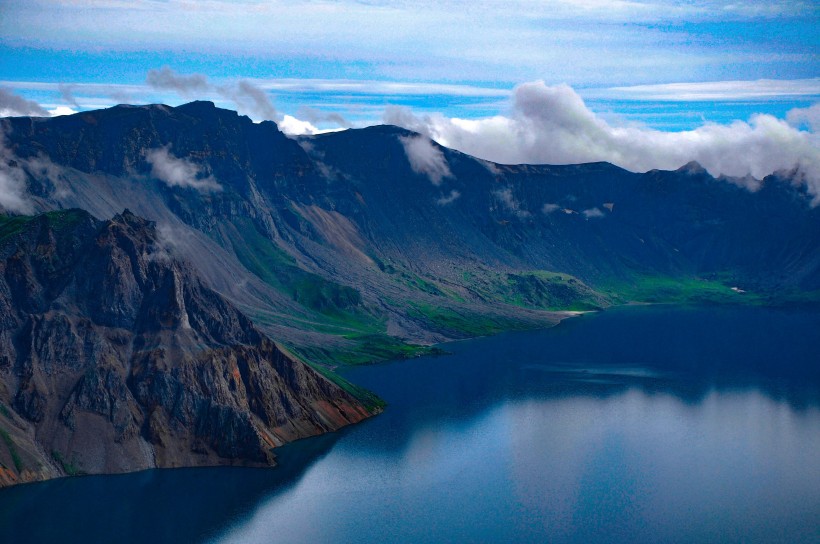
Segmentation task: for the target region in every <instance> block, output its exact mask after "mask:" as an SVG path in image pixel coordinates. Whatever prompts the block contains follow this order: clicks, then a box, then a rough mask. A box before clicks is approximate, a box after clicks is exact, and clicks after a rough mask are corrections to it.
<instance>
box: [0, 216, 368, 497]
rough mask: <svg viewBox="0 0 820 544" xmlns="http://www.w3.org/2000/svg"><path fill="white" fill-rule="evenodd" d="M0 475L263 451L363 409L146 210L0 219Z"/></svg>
mask: <svg viewBox="0 0 820 544" xmlns="http://www.w3.org/2000/svg"><path fill="white" fill-rule="evenodd" d="M0 221H2V222H0V310H1V311H0V403H2V404H1V405H0V434H2V441H0V464H2V468H1V469H0V485H8V484H12V483H18V482H23V481H33V480H39V479H46V478H49V477H54V476H59V475H64V474H74V473H79V472H87V473H110V472H126V471H132V470H140V469H145V468H151V467H177V466H203V465H224V464H241V465H270V464H273V463H274V454H273V451H272V448H274V447H275V446H278V445H281V444H283V443H285V442H288V441H291V440H295V439H297V438H301V437H306V436H311V435H315V434H319V433H322V432H326V431H332V430H335V429H338V428H340V427H342V426H344V425H347V424H349V423H354V422H357V421H360V420H362V419H364V418H366V417H368V416H369V415H371V410H372V409H371V410H369V409H368V408H365V407H364V406H363V405H362V404H361V403H360V402H359V401H358V400H357V399H356V398H354V397H353V396H352V395H350V394H349V393H347V392H346V391H345V390H343V389H342V388H341V387H339V386H338V385H336V384H335V383H333V382H331V381H329V380H328V379H326V378H325V377H323V376H321V375H320V374H318V373H317V372H315V371H314V370H313V369H311V368H310V367H308V366H307V365H305V364H303V363H301V362H299V361H297V360H294V359H293V358H291V357H289V356H288V355H286V354H285V353H283V352H282V351H281V350H280V349H279V348H278V347H277V346H276V345H275V344H274V343H273V342H272V341H271V340H270V339H269V338H267V337H266V336H265V335H263V334H262V333H260V332H259V331H258V330H257V329H256V328H255V327H254V326H253V324H252V323H251V322H250V320H248V319H247V318H246V317H245V316H244V315H243V314H242V313H240V312H239V311H238V310H237V309H236V308H234V307H233V306H232V305H231V304H230V303H229V302H227V301H226V300H225V299H224V298H222V297H221V296H220V295H219V294H217V293H216V292H214V291H212V290H211V289H209V288H207V287H206V286H205V285H203V282H202V281H201V280H200V279H199V277H198V276H197V274H196V273H195V272H194V271H193V270H192V268H191V267H190V265H188V264H187V263H186V262H185V261H183V260H180V259H179V258H177V257H176V256H175V255H174V252H173V250H172V249H171V248H170V247H169V246H168V244H167V243H166V242H165V241H164V240H163V239H162V238H161V236H159V235H158V233H157V230H156V228H155V227H154V225H153V223H150V222H148V221H146V220H144V219H142V218H140V217H137V216H135V215H133V214H132V213H130V212H128V211H126V212H124V213H122V214H120V215H117V216H116V217H114V218H113V219H112V220H110V221H105V222H100V221H97V220H96V219H94V218H93V217H91V216H90V215H89V214H88V213H86V212H82V211H79V210H69V211H64V212H51V213H48V214H42V215H39V216H35V217H16V218H3V219H2V220H0Z"/></svg>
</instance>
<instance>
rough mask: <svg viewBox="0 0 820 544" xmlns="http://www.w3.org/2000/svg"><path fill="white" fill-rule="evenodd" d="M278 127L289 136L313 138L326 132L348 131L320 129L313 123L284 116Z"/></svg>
mask: <svg viewBox="0 0 820 544" xmlns="http://www.w3.org/2000/svg"><path fill="white" fill-rule="evenodd" d="M277 125H279V130H281V131H282V132H284V133H285V134H287V135H288V136H313V135H315V134H325V133H326V132H339V131H341V130H346V129H345V128H326V129H320V128H317V127H316V126H315V125H314V124H313V123H311V122H309V121H303V120H301V119H297V118H296V117H293V116H292V115H283V116H282V119H281V120H280V121H279V122H278V123H277Z"/></svg>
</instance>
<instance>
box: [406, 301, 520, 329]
mask: <svg viewBox="0 0 820 544" xmlns="http://www.w3.org/2000/svg"><path fill="white" fill-rule="evenodd" d="M407 313H408V315H409V316H410V317H413V318H415V319H419V320H422V321H424V322H426V323H427V324H429V325H430V326H431V327H432V328H433V329H434V330H437V331H440V332H443V333H449V334H453V333H455V334H456V335H467V336H486V335H489V334H495V333H499V332H501V331H507V330H516V329H525V328H531V327H532V324H527V323H526V322H524V321H521V320H518V319H514V318H511V317H505V316H499V315H488V314H478V313H473V312H467V311H458V310H455V309H453V308H446V307H442V306H434V305H432V304H427V303H422V302H410V303H409V310H408V312H407Z"/></svg>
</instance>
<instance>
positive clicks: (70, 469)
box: [51, 450, 85, 476]
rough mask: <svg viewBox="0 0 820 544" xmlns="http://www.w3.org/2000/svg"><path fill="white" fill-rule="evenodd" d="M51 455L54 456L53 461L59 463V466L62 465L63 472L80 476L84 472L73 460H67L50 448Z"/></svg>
mask: <svg viewBox="0 0 820 544" xmlns="http://www.w3.org/2000/svg"><path fill="white" fill-rule="evenodd" d="M51 456H52V457H53V458H54V460H55V461H57V462H58V463H60V466H61V467H63V472H65V473H66V474H68V475H69V476H80V475H82V474H85V472H83V471H82V470H81V469H80V468H79V467H78V466H77V465H76V464H75V463H74V462H72V461H69V460H68V459H66V458H65V457H63V455H62V454H61V453H60V452H59V451H57V450H51Z"/></svg>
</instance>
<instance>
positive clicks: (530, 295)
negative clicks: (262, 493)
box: [0, 102, 820, 480]
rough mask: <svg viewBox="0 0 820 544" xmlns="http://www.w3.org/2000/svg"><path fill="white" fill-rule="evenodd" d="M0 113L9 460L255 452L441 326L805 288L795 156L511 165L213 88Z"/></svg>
mask: <svg viewBox="0 0 820 544" xmlns="http://www.w3.org/2000/svg"><path fill="white" fill-rule="evenodd" d="M0 129H2V133H3V136H4V139H3V144H2V146H0V174H2V176H3V180H5V181H4V185H3V186H2V187H3V190H4V191H6V193H4V194H2V195H0V196H2V197H3V198H2V199H0V203H3V205H5V207H6V210H5V211H6V212H7V213H6V215H4V216H2V217H3V218H2V219H0V221H2V223H0V233H2V234H1V236H2V238H0V249H2V252H0V257H1V258H2V261H0V262H1V263H2V264H1V265H2V266H3V267H4V269H3V280H2V282H0V289H2V291H0V304H2V305H3V306H2V307H3V312H2V319H3V321H2V327H3V333H2V353H0V373H2V374H0V375H2V389H0V400H2V402H3V405H2V412H1V413H0V425H2V429H3V432H4V433H5V434H3V438H4V441H5V443H6V449H2V448H3V446H2V444H0V462H2V463H3V464H4V465H5V466H6V467H11V466H13V465H14V464H15V462H14V459H13V457H14V456H13V455H12V451H16V452H17V456H18V457H19V461H21V462H22V463H23V465H24V466H25V467H28V468H29V470H30V472H31V473H27V474H29V475H27V476H25V477H24V478H34V479H36V478H40V477H47V476H49V475H54V474H62V473H67V472H72V471H73V470H77V469H78V470H85V471H89V472H100V471H122V470H134V469H138V468H145V467H149V466H180V465H198V464H222V463H234V462H236V463H251V464H267V463H270V462H271V459H272V457H271V455H272V454H271V452H270V451H269V449H267V448H268V447H269V446H274V445H277V444H280V443H282V442H285V441H288V440H291V439H294V438H298V437H300V436H307V435H310V434H315V433H318V432H322V431H326V430H331V429H335V428H338V427H339V426H341V425H344V424H347V423H350V422H354V421H358V420H360V419H362V418H363V417H366V416H367V415H369V414H370V413H372V411H373V410H378V406H377V402H376V400H375V399H373V398H372V397H369V396H368V395H367V394H366V393H365V392H363V391H361V390H357V389H355V387H354V386H352V385H350V384H347V383H345V382H343V381H342V380H340V379H338V378H337V377H335V375H334V374H333V373H332V368H333V367H334V366H335V365H339V364H355V363H365V362H372V361H377V360H384V359H389V358H395V357H410V356H413V355H418V354H420V353H427V352H430V351H433V350H434V348H431V347H430V346H431V345H433V344H434V343H436V342H441V341H446V340H451V339H457V338H465V337H470V336H477V335H483V334H489V333H494V332H498V331H501V330H509V329H516V328H533V327H543V326H548V325H551V324H554V323H557V322H558V321H559V320H560V319H562V318H564V317H567V316H568V315H572V313H573V312H577V311H581V310H594V309H600V308H606V307H607V306H609V305H612V304H620V303H625V302H633V301H637V302H690V301H695V302H700V303H704V302H707V303H720V304H724V303H726V304H803V303H817V302H818V301H820V251H818V248H820V207H815V206H812V195H810V194H808V193H807V189H806V185H805V184H804V183H802V182H801V175H802V174H801V172H800V171H797V170H796V171H793V172H779V173H776V174H773V175H771V176H768V177H767V178H766V179H764V180H760V181H757V180H751V179H727V178H719V179H716V178H714V177H712V176H710V175H709V174H708V173H707V172H706V171H705V170H704V169H703V168H702V167H700V166H699V165H697V164H695V163H692V164H689V165H685V166H683V167H682V168H681V169H679V170H677V171H650V172H646V173H632V172H628V171H626V170H623V169H621V168H618V167H615V166H613V165H611V164H607V163H591V164H580V165H564V166H550V165H501V164H494V163H490V162H487V161H484V160H480V159H477V158H475V157H471V156H468V155H465V154H463V153H460V152H457V151H454V150H451V149H447V148H445V147H442V146H440V145H438V144H436V143H435V142H432V141H431V140H429V139H428V138H426V137H424V136H422V135H419V134H416V133H413V132H410V131H407V130H404V129H401V128H398V127H393V126H375V127H369V128H365V129H356V130H346V131H342V132H336V133H328V134H323V135H318V136H313V137H301V138H289V137H287V136H285V135H284V134H283V133H282V132H280V131H279V129H278V127H277V126H276V124H275V123H272V122H263V123H253V122H252V121H251V120H250V119H249V118H247V117H244V116H240V115H238V114H237V113H236V112H233V111H229V110H224V109H220V108H217V107H215V106H214V104H212V103H210V102H192V103H190V104H185V105H182V106H179V107H169V106H164V105H147V106H125V105H122V106H116V107H113V108H109V109H106V110H98V111H90V112H83V113H78V114H75V115H70V116H64V117H56V118H30V117H19V118H6V119H0ZM124 209H129V210H131V211H130V212H125V213H123V211H122V210H124ZM79 210H83V211H79ZM142 218H145V219H142ZM245 316H247V317H245ZM271 339H272V340H271ZM273 341H275V342H276V343H274V342H273ZM303 360H304V361H310V362H311V363H312V365H313V366H312V367H311V366H306V365H305V364H304V363H301V362H300V361H303ZM314 368H315V369H317V370H313V369H314ZM318 372H321V375H320V374H319V373H318ZM357 399H361V400H357ZM12 444H13V445H14V449H12V446H11V445H12ZM38 466H39V467H40V468H38V469H36V470H35V469H34V468H31V467H38ZM76 467H79V468H76ZM38 471H39V472H38ZM5 474H6V476H5V477H6V479H7V480H8V479H9V478H12V476H13V475H15V474H16V477H18V478H20V477H21V473H20V471H19V470H18V471H17V472H16V473H12V472H8V473H5ZM9 474H11V476H10V475H9Z"/></svg>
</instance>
